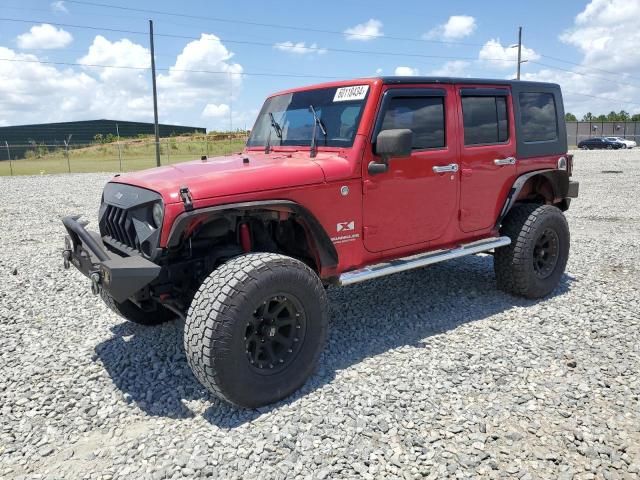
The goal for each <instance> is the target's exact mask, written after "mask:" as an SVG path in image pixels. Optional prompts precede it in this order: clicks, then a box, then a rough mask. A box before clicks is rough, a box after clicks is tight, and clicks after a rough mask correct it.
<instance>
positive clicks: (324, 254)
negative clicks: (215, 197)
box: [167, 200, 338, 268]
mask: <svg viewBox="0 0 640 480" xmlns="http://www.w3.org/2000/svg"><path fill="white" fill-rule="evenodd" d="M251 210H285V211H290V212H292V213H294V214H295V215H296V216H298V217H299V218H300V219H301V220H302V221H303V222H304V223H305V225H306V227H307V228H308V230H309V232H310V234H311V236H312V239H311V240H312V241H313V242H314V243H315V245H312V247H315V249H316V252H317V255H318V260H319V262H320V265H319V267H321V268H333V267H336V266H337V265H338V252H337V251H336V248H335V246H334V245H333V242H332V241H331V239H330V238H329V235H328V234H327V232H326V231H325V229H324V228H323V227H322V224H321V223H320V222H319V221H318V219H317V218H316V217H315V216H314V215H313V214H312V213H311V212H310V211H309V210H308V209H307V208H305V207H303V206H302V205H300V204H299V203H296V202H293V201H291V200H260V201H253V202H240V203H227V204H223V205H216V206H213V207H206V208H200V209H196V210H191V211H187V212H183V213H181V214H180V215H178V217H176V219H175V221H174V222H173V226H172V227H171V230H170V232H169V237H168V240H167V247H168V248H171V247H175V246H177V245H178V244H179V243H180V240H181V239H182V234H183V233H184V231H185V230H186V228H187V227H188V225H189V224H190V223H191V221H192V220H194V219H199V218H203V217H204V218H213V217H215V216H216V215H217V214H219V213H222V212H230V211H234V212H238V213H243V212H248V211H251Z"/></svg>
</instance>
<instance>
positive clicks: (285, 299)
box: [244, 293, 307, 375]
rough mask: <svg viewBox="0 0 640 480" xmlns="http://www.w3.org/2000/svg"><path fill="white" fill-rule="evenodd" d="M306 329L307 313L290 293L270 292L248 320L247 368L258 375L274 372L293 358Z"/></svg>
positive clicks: (246, 334) (245, 337)
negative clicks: (272, 293) (275, 293)
mask: <svg viewBox="0 0 640 480" xmlns="http://www.w3.org/2000/svg"><path fill="white" fill-rule="evenodd" d="M306 330H307V317H306V315H305V311H304V308H303V307H302V304H301V303H300V301H299V300H298V299H297V298H295V297H294V296H293V295H290V294H285V293H279V294H277V295H271V296H269V297H268V298H266V299H265V300H263V301H262V302H260V304H259V305H258V306H257V307H256V309H255V310H254V311H253V314H252V316H251V318H249V319H248V320H247V324H246V327H245V336H244V348H245V353H246V355H247V361H248V362H249V366H250V368H251V369H252V370H253V371H255V372H256V373H259V374H261V375H274V374H276V373H280V372H282V371H283V370H285V369H286V368H287V367H289V366H290V365H291V364H292V363H293V362H294V361H295V359H296V357H297V356H298V354H299V353H300V350H301V349H302V345H303V343H304V336H305V333H306Z"/></svg>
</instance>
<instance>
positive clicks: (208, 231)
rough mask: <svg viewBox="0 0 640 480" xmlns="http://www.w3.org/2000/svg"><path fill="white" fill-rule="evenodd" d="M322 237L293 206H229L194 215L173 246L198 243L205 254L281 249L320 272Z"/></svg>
mask: <svg viewBox="0 0 640 480" xmlns="http://www.w3.org/2000/svg"><path fill="white" fill-rule="evenodd" d="M321 241H322V239H318V238H317V234H316V232H314V231H313V227H312V225H310V222H309V221H308V219H307V218H305V217H304V216H303V215H300V214H299V213H297V212H294V211H291V210H290V209H287V208H255V209H243V210H236V209H229V210H227V211H219V212H215V213H213V214H208V215H207V214H205V215H202V216H200V217H195V218H194V219H193V221H192V223H191V225H189V227H188V228H187V229H185V231H184V233H183V235H182V239H181V241H180V242H179V243H178V245H176V246H175V247H173V249H172V250H174V251H175V250H180V249H185V248H189V249H191V248H193V245H194V244H195V245H197V246H198V248H199V249H200V250H201V253H205V254H208V252H212V251H213V252H215V251H229V250H230V251H237V252H238V253H248V252H272V253H280V254H283V255H287V256H290V257H293V258H296V259H298V260H300V261H302V262H304V263H305V264H307V265H308V266H309V267H310V268H312V269H313V270H314V271H316V272H318V273H319V272H320V269H321V268H322V267H323V258H322V255H321V252H320V249H321V248H322V245H321ZM203 250H204V252H203ZM223 257H224V255H223V256H222V257H221V260H224V258H223ZM215 263H219V262H215Z"/></svg>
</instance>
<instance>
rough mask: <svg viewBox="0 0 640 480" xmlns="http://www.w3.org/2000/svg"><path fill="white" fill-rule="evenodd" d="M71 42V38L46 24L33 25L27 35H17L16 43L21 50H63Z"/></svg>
mask: <svg viewBox="0 0 640 480" xmlns="http://www.w3.org/2000/svg"><path fill="white" fill-rule="evenodd" d="M72 41H73V36H72V35H71V34H70V33H69V32H67V31H66V30H63V29H62V28H56V27H54V26H53V25H50V24H48V23H43V24H41V25H34V26H33V27H31V28H30V29H29V31H28V32H27V33H23V34H21V35H18V37H17V38H16V42H17V44H18V48H21V49H54V48H63V47H66V46H67V45H69V44H70V43H71V42H72Z"/></svg>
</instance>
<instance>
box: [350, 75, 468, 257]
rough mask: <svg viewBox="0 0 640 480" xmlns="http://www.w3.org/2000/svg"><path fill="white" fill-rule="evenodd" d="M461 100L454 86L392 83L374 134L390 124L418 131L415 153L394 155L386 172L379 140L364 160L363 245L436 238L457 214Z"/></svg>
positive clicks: (385, 247) (376, 246)
mask: <svg viewBox="0 0 640 480" xmlns="http://www.w3.org/2000/svg"><path fill="white" fill-rule="evenodd" d="M456 118H457V116H456V101H455V91H454V88H453V86H451V85H437V86H434V85H428V86H419V85H416V86H415V87H414V86H412V87H397V88H394V87H388V88H387V89H386V91H384V93H383V95H382V100H381V103H380V106H379V109H378V117H377V120H376V123H375V128H374V132H373V136H372V143H373V142H375V138H376V136H377V134H378V133H379V132H380V131H382V130H386V129H398V128H408V129H411V130H412V131H413V152H412V153H411V155H410V156H408V157H404V158H393V159H391V160H390V161H389V169H388V170H387V171H386V172H385V173H378V174H372V173H369V171H368V168H367V167H368V164H369V162H371V161H379V160H380V158H379V157H378V156H376V155H375V154H374V151H373V150H374V149H375V145H373V148H372V149H371V150H369V151H368V152H367V153H366V154H365V155H364V159H363V163H362V165H363V167H362V168H363V173H362V178H363V182H364V185H363V220H364V245H365V247H366V249H367V250H369V251H371V252H380V251H383V250H389V249H393V248H400V247H406V246H409V245H415V244H420V243H424V242H429V241H432V240H436V239H437V238H438V237H440V236H441V235H442V234H443V233H444V231H445V229H446V227H447V225H448V224H449V222H450V221H453V219H455V218H456V212H457V202H458V178H459V177H458V175H459V172H458V160H457V153H458V152H457V149H458V146H457V143H456V140H455V138H456V136H455V133H456V130H457V124H456Z"/></svg>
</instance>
